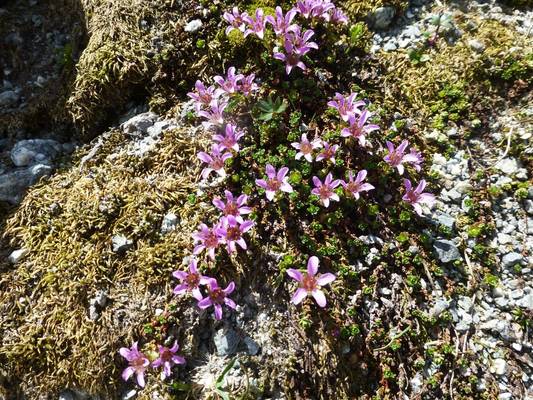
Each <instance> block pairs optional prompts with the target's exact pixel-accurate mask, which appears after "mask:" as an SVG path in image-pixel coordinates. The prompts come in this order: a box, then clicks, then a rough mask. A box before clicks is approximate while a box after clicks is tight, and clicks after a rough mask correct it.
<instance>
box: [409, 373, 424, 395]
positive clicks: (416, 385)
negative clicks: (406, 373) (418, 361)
mask: <svg viewBox="0 0 533 400" xmlns="http://www.w3.org/2000/svg"><path fill="white" fill-rule="evenodd" d="M409 384H410V385H411V390H412V391H413V393H412V394H413V395H417V394H419V393H420V392H421V391H422V389H423V388H424V378H423V377H422V374H421V373H420V372H417V373H416V375H415V376H414V377H413V378H412V379H411V381H410V382H409Z"/></svg>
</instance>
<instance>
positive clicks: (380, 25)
mask: <svg viewBox="0 0 533 400" xmlns="http://www.w3.org/2000/svg"><path fill="white" fill-rule="evenodd" d="M395 14H396V9H395V8H394V7H390V6H387V7H378V8H376V9H375V10H374V12H373V13H371V19H372V21H373V27H374V28H375V29H386V28H387V27H388V26H389V25H390V24H391V22H392V19H393V18H394V15H395Z"/></svg>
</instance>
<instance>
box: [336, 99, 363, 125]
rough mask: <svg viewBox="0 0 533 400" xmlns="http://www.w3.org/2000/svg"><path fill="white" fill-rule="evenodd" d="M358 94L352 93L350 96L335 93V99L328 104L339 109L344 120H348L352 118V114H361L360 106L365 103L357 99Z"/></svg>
mask: <svg viewBox="0 0 533 400" xmlns="http://www.w3.org/2000/svg"><path fill="white" fill-rule="evenodd" d="M356 96H357V93H351V94H350V95H349V96H348V97H344V96H343V95H342V94H340V93H335V97H334V98H333V100H331V101H328V106H330V107H333V108H335V109H337V111H338V112H339V115H340V116H341V118H342V120H343V121H345V122H346V121H348V120H349V119H350V115H355V114H361V110H359V107H361V106H364V105H365V102H364V101H362V100H359V101H355V97H356Z"/></svg>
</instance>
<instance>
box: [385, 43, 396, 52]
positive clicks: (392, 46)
mask: <svg viewBox="0 0 533 400" xmlns="http://www.w3.org/2000/svg"><path fill="white" fill-rule="evenodd" d="M397 48H398V47H397V46H396V43H394V42H392V41H389V42H387V43H385V45H384V46H383V50H385V51H393V50H396V49H397Z"/></svg>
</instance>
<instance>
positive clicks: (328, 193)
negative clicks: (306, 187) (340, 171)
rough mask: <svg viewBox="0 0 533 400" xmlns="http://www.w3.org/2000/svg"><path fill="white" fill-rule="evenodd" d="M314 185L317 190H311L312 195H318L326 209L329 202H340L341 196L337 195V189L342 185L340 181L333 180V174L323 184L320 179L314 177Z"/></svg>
mask: <svg viewBox="0 0 533 400" xmlns="http://www.w3.org/2000/svg"><path fill="white" fill-rule="evenodd" d="M313 184H314V185H315V188H314V189H313V190H311V193H312V194H314V195H317V196H318V197H319V199H320V201H321V202H322V204H323V205H324V207H326V208H327V207H329V201H330V200H333V201H339V200H340V198H339V195H338V194H337V193H335V191H334V190H335V188H336V187H337V186H339V185H340V184H341V181H340V180H339V179H335V180H333V176H332V175H331V172H330V173H329V174H328V175H327V176H326V179H324V182H322V181H321V180H320V179H319V178H318V177H316V176H313Z"/></svg>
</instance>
